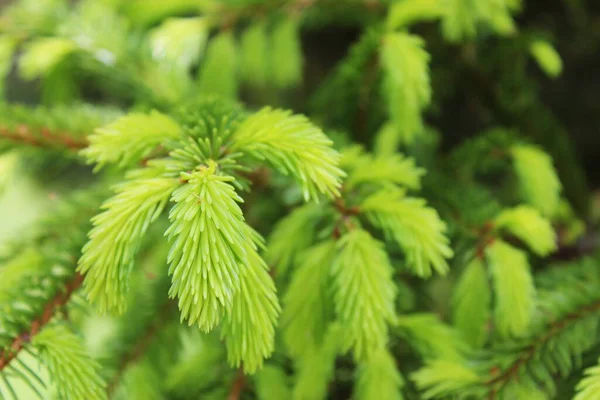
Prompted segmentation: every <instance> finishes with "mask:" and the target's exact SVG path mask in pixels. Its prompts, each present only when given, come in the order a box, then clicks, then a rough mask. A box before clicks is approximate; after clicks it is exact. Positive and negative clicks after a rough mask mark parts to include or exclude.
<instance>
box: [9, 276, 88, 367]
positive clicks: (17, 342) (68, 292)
mask: <svg viewBox="0 0 600 400" xmlns="http://www.w3.org/2000/svg"><path fill="white" fill-rule="evenodd" d="M82 283H83V276H82V275H80V274H75V275H74V277H73V278H72V279H71V280H70V281H69V282H67V283H66V284H65V285H64V289H63V290H62V291H61V292H59V293H58V294H57V295H56V296H54V297H53V298H52V299H51V300H50V301H49V302H48V303H46V305H45V306H44V308H43V310H42V312H41V315H40V316H39V317H38V318H36V319H34V320H33V321H32V322H31V323H30V327H29V329H27V330H26V331H24V332H23V333H21V334H20V335H19V336H17V337H16V338H14V340H13V341H12V343H11V344H10V346H9V349H8V350H6V349H5V350H2V351H0V371H2V370H3V369H4V368H6V367H7V366H8V364H10V362H11V361H12V360H14V359H15V358H16V357H17V355H18V354H19V352H20V351H21V350H23V348H24V347H25V346H26V345H27V344H28V343H30V342H31V340H32V339H33V337H34V336H35V335H37V334H38V333H39V332H40V331H41V329H42V328H43V327H44V326H46V325H47V324H48V323H49V322H50V320H52V318H53V317H54V316H55V314H56V312H57V311H58V310H59V309H60V308H61V307H63V306H64V305H65V304H67V302H68V301H69V299H70V298H71V296H72V295H73V293H74V292H75V291H76V290H77V289H78V288H79V287H80V286H81V284H82Z"/></svg>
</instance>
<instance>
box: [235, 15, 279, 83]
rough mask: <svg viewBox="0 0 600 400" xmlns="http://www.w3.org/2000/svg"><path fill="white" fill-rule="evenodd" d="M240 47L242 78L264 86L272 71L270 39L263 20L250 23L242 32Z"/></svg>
mask: <svg viewBox="0 0 600 400" xmlns="http://www.w3.org/2000/svg"><path fill="white" fill-rule="evenodd" d="M240 47H241V48H240V50H241V55H240V70H241V75H242V78H243V79H244V80H245V81H246V82H248V83H251V84H253V85H256V86H263V85H264V84H265V83H266V82H267V79H268V74H269V72H270V70H269V63H268V58H267V57H268V55H269V41H268V36H267V27H266V25H265V24H264V23H262V22H258V23H255V24H252V25H250V26H249V27H248V28H247V29H246V30H245V31H244V33H243V34H242V37H241V39H240ZM286 61H288V60H286Z"/></svg>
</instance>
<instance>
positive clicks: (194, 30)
mask: <svg viewBox="0 0 600 400" xmlns="http://www.w3.org/2000/svg"><path fill="white" fill-rule="evenodd" d="M207 36H208V35H207V23H206V21H205V20H204V19H202V18H170V19H167V20H166V21H165V22H163V23H162V24H161V25H160V26H159V27H157V28H155V29H154V30H153V31H152V32H151V34H150V45H151V47H152V56H153V58H154V59H155V60H158V61H160V62H162V63H164V64H165V66H168V67H169V68H181V69H183V70H188V69H189V68H190V67H191V66H192V65H194V64H196V63H197V62H198V60H199V59H200V57H201V56H202V51H203V48H204V44H205V43H206V40H207Z"/></svg>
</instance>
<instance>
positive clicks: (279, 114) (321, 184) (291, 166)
mask: <svg viewBox="0 0 600 400" xmlns="http://www.w3.org/2000/svg"><path fill="white" fill-rule="evenodd" d="M232 139H233V146H232V151H242V152H246V153H248V154H250V155H252V156H253V157H256V158H257V159H260V160H265V161H266V162H268V163H270V164H272V165H273V166H274V167H275V168H277V169H278V170H279V171H281V172H282V173H284V174H289V175H292V176H293V177H294V178H296V179H297V180H298V181H299V182H300V184H301V185H302V189H303V194H304V198H305V200H309V199H313V200H317V199H318V194H319V193H323V194H325V195H327V196H329V197H333V196H339V194H340V192H339V188H340V186H341V183H340V179H341V178H342V177H343V176H344V173H343V172H342V170H341V169H339V168H338V167H337V164H338V162H339V155H338V153H337V152H335V151H334V150H333V149H332V148H331V145H332V142H331V140H330V139H328V138H327V136H325V134H324V133H323V132H322V131H321V130H320V129H318V128H317V127H316V126H314V125H313V124H311V123H310V121H309V120H308V119H307V118H306V117H304V116H302V115H292V114H291V113H290V112H288V111H284V110H277V109H271V108H269V107H266V108H264V109H262V110H261V111H259V112H258V113H256V114H254V115H252V116H250V117H248V118H247V119H246V120H245V121H244V122H243V123H242V124H241V125H240V126H239V128H238V129H237V131H236V133H235V134H234V136H233V138H232Z"/></svg>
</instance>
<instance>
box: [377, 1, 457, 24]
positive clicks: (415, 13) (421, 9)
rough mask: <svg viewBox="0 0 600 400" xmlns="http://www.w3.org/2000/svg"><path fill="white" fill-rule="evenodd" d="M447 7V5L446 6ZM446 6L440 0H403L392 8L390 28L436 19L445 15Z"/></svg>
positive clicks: (389, 18) (388, 19)
mask: <svg viewBox="0 0 600 400" xmlns="http://www.w3.org/2000/svg"><path fill="white" fill-rule="evenodd" d="M446 7H447V6H446ZM443 12H444V6H443V4H442V2H441V1H439V0H403V1H399V2H396V3H394V4H393V5H392V7H391V8H390V11H389V12H388V17H387V28H388V30H394V29H399V28H405V27H407V26H408V25H410V24H412V23H414V22H421V21H429V20H436V19H438V18H440V16H441V15H443Z"/></svg>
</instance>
